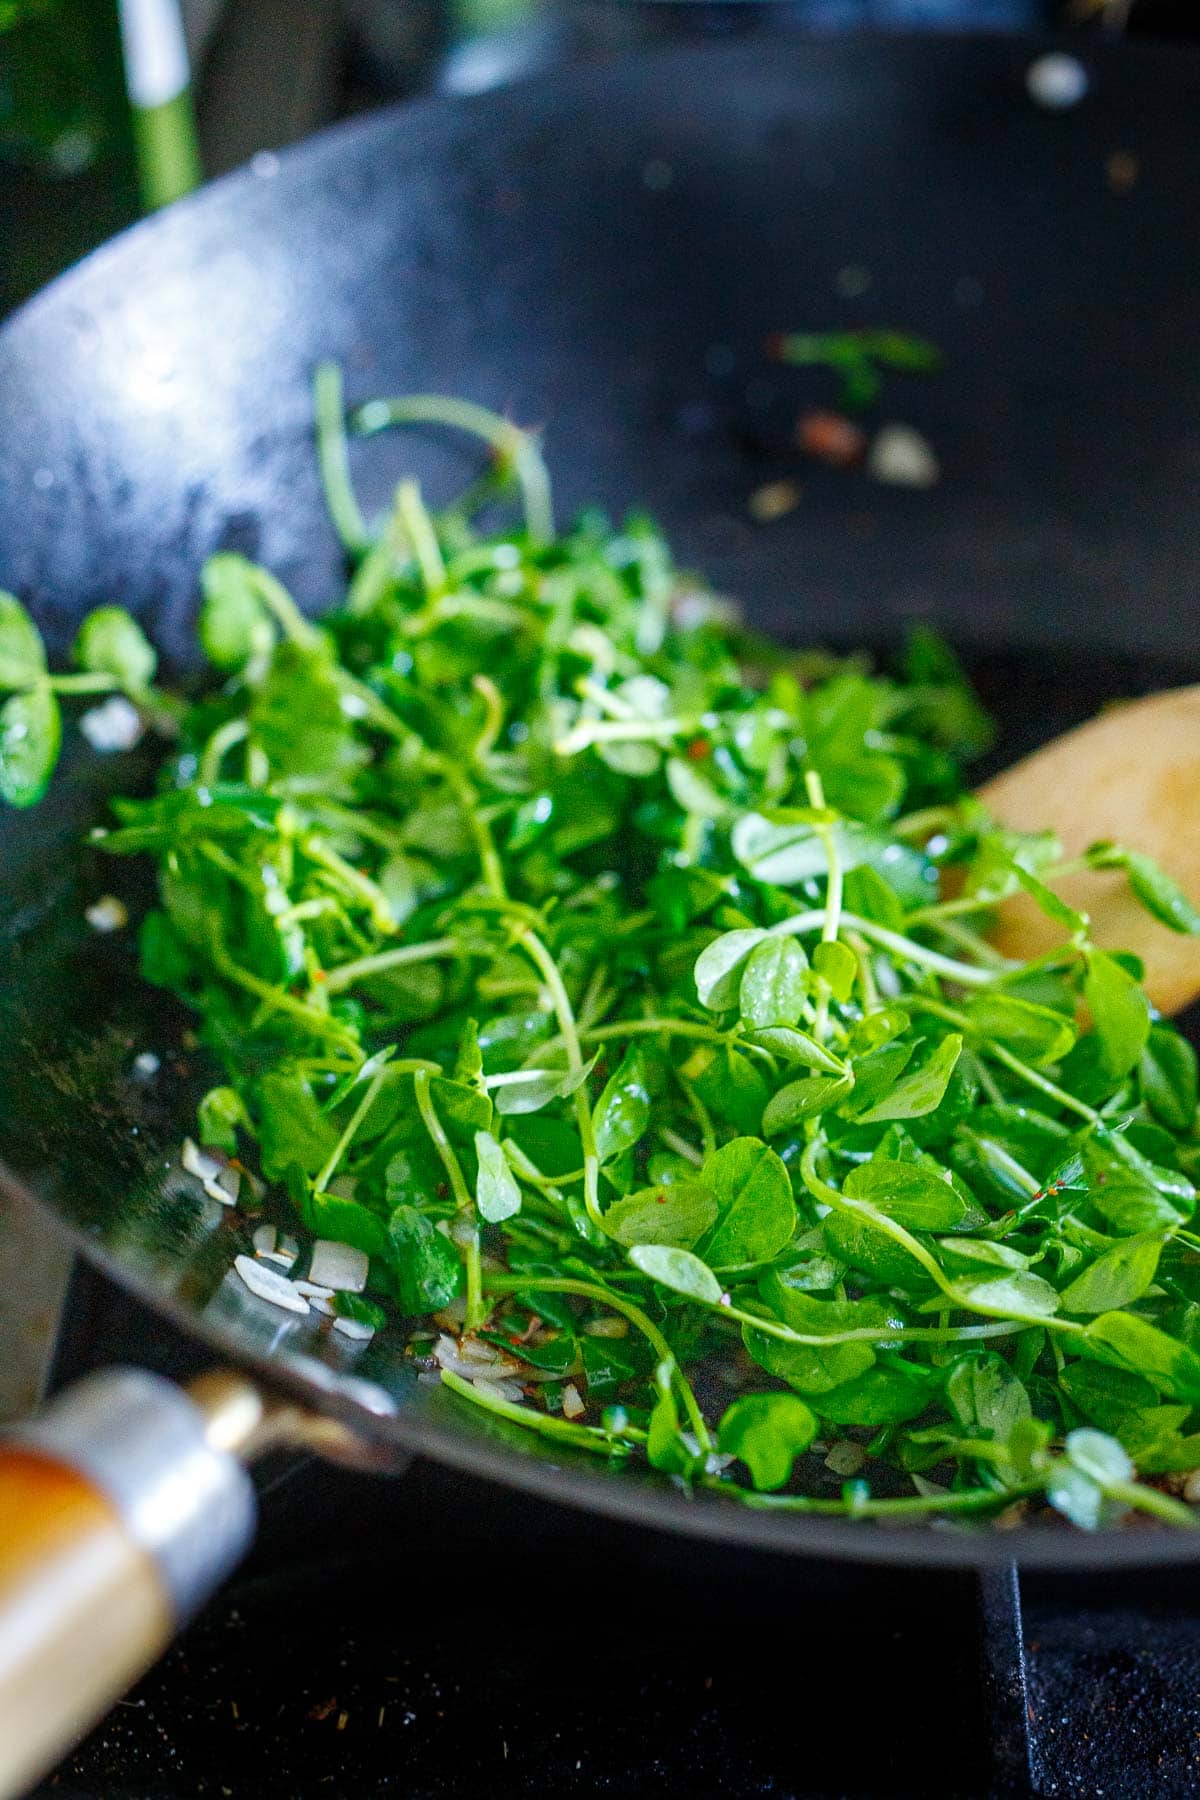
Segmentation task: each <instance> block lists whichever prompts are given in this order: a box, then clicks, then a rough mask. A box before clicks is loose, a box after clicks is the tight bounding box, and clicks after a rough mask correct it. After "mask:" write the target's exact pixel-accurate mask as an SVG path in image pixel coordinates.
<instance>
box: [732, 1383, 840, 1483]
mask: <svg viewBox="0 0 1200 1800" xmlns="http://www.w3.org/2000/svg"><path fill="white" fill-rule="evenodd" d="M816 1435H817V1420H816V1415H815V1414H814V1413H813V1412H812V1410H811V1409H810V1408H809V1407H807V1406H806V1405H805V1404H804V1402H803V1400H800V1399H798V1398H797V1396H796V1395H795V1394H748V1395H747V1396H746V1397H745V1399H742V1400H735V1401H734V1402H733V1405H732V1406H730V1407H729V1408H728V1409H727V1411H726V1412H725V1415H724V1417H723V1418H722V1420H721V1427H720V1431H719V1433H718V1437H717V1448H718V1449H719V1450H720V1451H721V1452H722V1454H723V1455H725V1456H737V1457H740V1459H741V1461H742V1462H744V1463H745V1465H746V1467H747V1468H748V1469H749V1471H750V1479H751V1480H752V1481H753V1483H754V1485H755V1487H756V1488H757V1489H758V1490H759V1492H760V1493H772V1492H774V1490H775V1489H776V1488H781V1487H783V1486H784V1485H785V1483H786V1482H787V1481H788V1480H789V1479H790V1478H791V1473H792V1468H793V1465H794V1463H795V1461H796V1458H797V1457H798V1456H800V1455H802V1454H803V1452H804V1451H805V1450H807V1449H808V1446H809V1445H810V1444H811V1443H812V1441H813V1439H814V1438H815V1437H816Z"/></svg>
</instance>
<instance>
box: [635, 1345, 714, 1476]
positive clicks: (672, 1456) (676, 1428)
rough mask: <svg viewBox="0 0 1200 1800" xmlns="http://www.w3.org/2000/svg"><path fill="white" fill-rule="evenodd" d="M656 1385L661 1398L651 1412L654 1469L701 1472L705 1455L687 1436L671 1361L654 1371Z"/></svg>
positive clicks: (649, 1451)
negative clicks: (681, 1419) (680, 1414)
mask: <svg viewBox="0 0 1200 1800" xmlns="http://www.w3.org/2000/svg"><path fill="white" fill-rule="evenodd" d="M654 1385H655V1387H656V1388H657V1390H658V1399H657V1400H656V1401H655V1403H654V1408H653V1410H652V1412H651V1414H650V1426H649V1430H648V1433H647V1437H646V1458H647V1461H648V1462H649V1464H650V1467H651V1468H652V1469H660V1470H661V1471H662V1473H663V1474H664V1475H681V1476H683V1477H684V1479H685V1480H686V1479H687V1477H688V1476H691V1475H695V1474H698V1473H699V1471H700V1470H701V1469H702V1468H703V1467H704V1460H705V1459H704V1456H703V1454H702V1453H700V1452H698V1451H697V1450H695V1449H693V1448H692V1447H691V1445H689V1444H688V1442H687V1441H686V1439H685V1438H684V1436H683V1432H682V1429H681V1427H680V1419H679V1407H678V1405H677V1404H676V1400H675V1383H674V1370H673V1368H672V1365H671V1364H670V1363H665V1362H663V1363H659V1365H658V1368H657V1369H656V1370H655V1371H654Z"/></svg>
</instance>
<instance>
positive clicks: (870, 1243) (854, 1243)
mask: <svg viewBox="0 0 1200 1800" xmlns="http://www.w3.org/2000/svg"><path fill="white" fill-rule="evenodd" d="M821 1233H822V1236H823V1237H824V1239H825V1241H826V1243H827V1244H828V1246H829V1248H830V1250H831V1252H832V1253H833V1255H834V1256H836V1257H838V1258H839V1259H840V1260H841V1261H842V1262H847V1263H849V1264H850V1266H851V1268H854V1269H861V1270H862V1271H863V1272H864V1273H865V1274H867V1275H870V1276H872V1277H873V1278H874V1279H875V1280H876V1281H882V1282H885V1283H886V1284H887V1285H888V1286H889V1287H893V1286H895V1287H905V1288H907V1287H912V1286H913V1285H914V1284H915V1285H916V1286H917V1287H918V1288H922V1287H924V1286H926V1285H927V1284H928V1280H929V1278H928V1276H927V1275H926V1274H925V1272H924V1270H923V1269H922V1268H921V1267H920V1265H919V1264H918V1263H917V1262H916V1260H915V1258H914V1257H912V1256H911V1255H910V1254H909V1252H908V1251H907V1250H906V1249H905V1248H904V1247H903V1245H902V1244H898V1243H896V1241H895V1239H894V1238H890V1237H886V1236H885V1235H884V1233H883V1232H882V1231H881V1230H880V1228H879V1226H878V1225H877V1224H873V1223H872V1222H871V1221H870V1220H869V1219H866V1218H864V1217H863V1216H862V1215H861V1214H855V1215H852V1214H850V1213H843V1212H835V1213H830V1215H829V1217H828V1218H827V1219H825V1220H824V1221H823V1223H822V1226H821Z"/></svg>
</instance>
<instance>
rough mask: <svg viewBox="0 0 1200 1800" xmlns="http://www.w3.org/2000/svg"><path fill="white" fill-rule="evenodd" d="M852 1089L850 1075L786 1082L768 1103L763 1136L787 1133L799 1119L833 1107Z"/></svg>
mask: <svg viewBox="0 0 1200 1800" xmlns="http://www.w3.org/2000/svg"><path fill="white" fill-rule="evenodd" d="M853 1086H854V1077H853V1076H852V1075H808V1076H806V1077H805V1078H804V1080H803V1081H792V1082H789V1083H788V1085H787V1086H786V1087H782V1088H780V1090H779V1092H778V1093H777V1094H773V1095H772V1096H771V1098H770V1100H769V1101H768V1102H767V1106H766V1110H765V1111H764V1113H763V1116H762V1128H763V1136H764V1137H775V1136H776V1135H777V1134H778V1133H779V1132H781V1131H790V1130H791V1128H792V1126H793V1125H798V1124H799V1123H800V1121H801V1120H802V1119H811V1118H812V1117H813V1116H814V1115H815V1114H816V1113H819V1112H824V1111H825V1109H826V1108H827V1107H830V1106H836V1105H837V1103H838V1101H839V1100H843V1099H844V1098H845V1097H846V1095H847V1094H848V1093H850V1091H851V1089H852V1088H853Z"/></svg>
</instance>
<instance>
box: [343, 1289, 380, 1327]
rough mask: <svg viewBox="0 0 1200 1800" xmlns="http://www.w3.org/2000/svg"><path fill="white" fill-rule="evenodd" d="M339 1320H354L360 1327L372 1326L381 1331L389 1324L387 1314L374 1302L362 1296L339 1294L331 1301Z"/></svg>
mask: <svg viewBox="0 0 1200 1800" xmlns="http://www.w3.org/2000/svg"><path fill="white" fill-rule="evenodd" d="M330 1305H331V1306H332V1307H333V1310H334V1312H335V1313H336V1315H337V1317H338V1318H339V1319H353V1320H354V1321H355V1322H356V1323H357V1324H359V1325H370V1326H371V1327H372V1328H373V1329H374V1330H375V1331H380V1330H382V1328H383V1327H384V1326H385V1325H386V1324H387V1314H386V1313H385V1312H384V1310H383V1308H382V1306H378V1305H377V1304H376V1303H375V1301H374V1300H368V1299H366V1298H365V1297H364V1296H363V1295H362V1294H347V1293H338V1294H335V1295H334V1296H333V1299H332V1300H331V1301H330Z"/></svg>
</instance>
